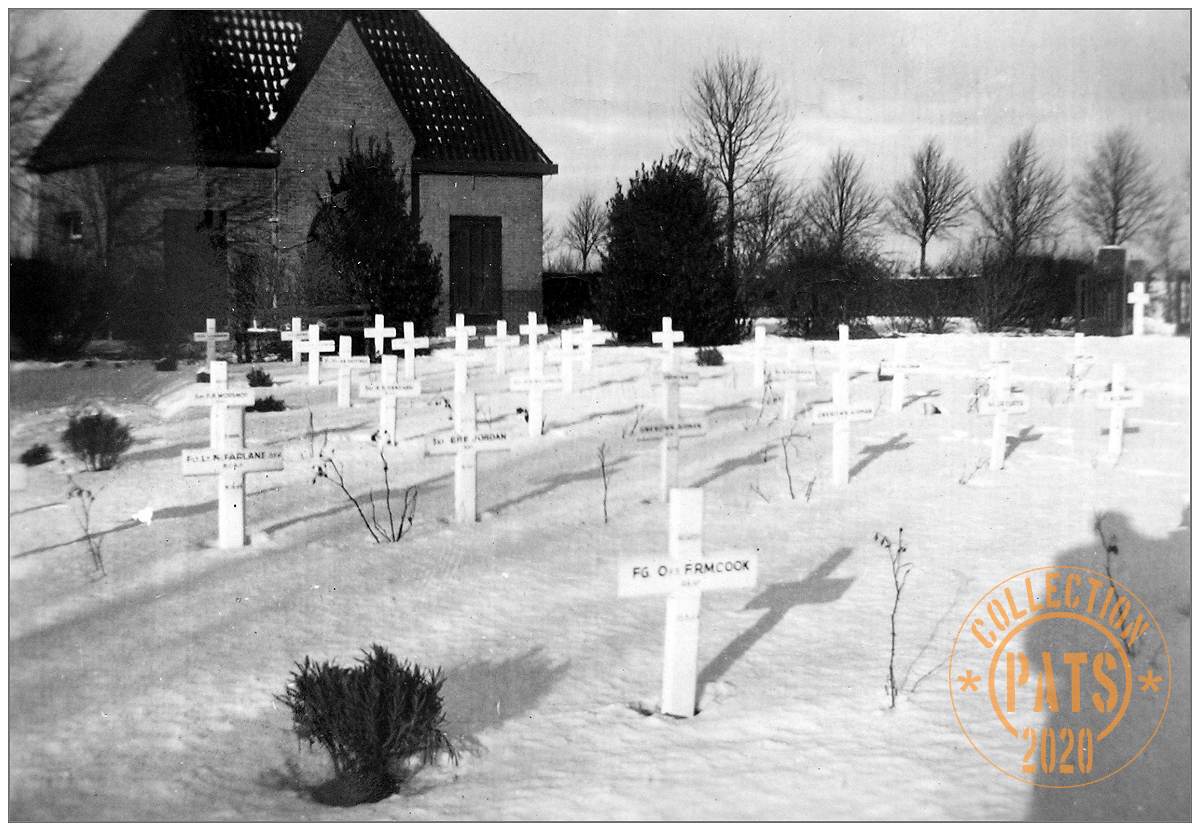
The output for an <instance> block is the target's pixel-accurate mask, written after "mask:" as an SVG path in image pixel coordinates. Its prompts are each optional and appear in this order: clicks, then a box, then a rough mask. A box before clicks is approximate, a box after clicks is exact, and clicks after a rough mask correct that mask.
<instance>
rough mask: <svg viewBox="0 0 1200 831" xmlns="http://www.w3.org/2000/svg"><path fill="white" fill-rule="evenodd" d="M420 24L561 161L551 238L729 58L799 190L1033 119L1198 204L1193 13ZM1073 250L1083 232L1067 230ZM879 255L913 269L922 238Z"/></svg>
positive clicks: (102, 43)
mask: <svg viewBox="0 0 1200 831" xmlns="http://www.w3.org/2000/svg"><path fill="white" fill-rule="evenodd" d="M138 15H139V12H131V11H104V12H99V11H71V12H47V13H45V15H44V17H46V18H47V20H45V21H43V25H46V24H49V25H53V26H55V27H62V28H63V29H65V30H67V31H68V32H73V33H74V34H75V35H76V36H77V37H78V38H79V42H80V44H81V47H82V48H81V50H80V56H81V61H82V62H83V63H84V66H83V70H84V71H85V72H90V71H91V70H93V69H94V68H95V66H97V65H98V64H99V62H100V61H102V60H103V59H104V57H105V56H106V55H107V54H108V53H109V52H110V51H111V50H112V49H113V48H114V47H115V46H116V44H117V42H118V41H119V39H120V38H121V37H122V36H123V35H124V34H125V33H126V32H127V31H128V29H129V28H130V27H131V26H132V25H133V23H134V21H136V19H137V17H138ZM425 15H426V17H427V18H428V19H429V21H430V22H431V23H432V24H433V25H434V27H435V28H436V29H437V30H438V31H439V32H440V33H441V34H442V36H443V37H445V39H446V40H447V41H448V42H449V43H450V45H451V46H452V47H453V48H454V49H455V50H456V51H457V52H458V53H459V55H460V56H462V58H463V59H464V60H465V61H466V62H467V64H468V65H469V66H470V67H471V68H472V69H473V70H474V71H475V72H476V74H478V75H479V76H480V78H482V79H483V81H484V83H486V84H487V85H488V87H489V88H490V89H491V90H492V91H493V93H495V95H496V96H497V97H498V98H499V99H500V101H501V102H502V103H503V104H504V105H505V107H507V108H508V109H509V111H510V112H512V113H513V115H514V116H515V117H516V118H517V120H518V121H519V122H520V123H521V124H522V125H523V126H524V127H525V129H526V130H527V131H528V132H529V133H530V134H531V135H532V136H533V137H534V139H535V140H536V141H537V142H538V143H539V144H540V145H541V146H542V148H543V149H544V150H545V151H546V152H547V153H548V154H549V156H550V157H551V159H553V160H554V161H555V162H556V163H557V164H558V166H559V170H560V173H559V175H557V176H554V177H550V178H549V179H547V180H546V190H545V197H546V201H545V212H546V220H547V222H548V223H551V224H553V225H554V226H555V227H558V226H560V225H561V223H562V221H563V219H564V218H565V216H566V214H567V213H568V212H569V210H570V207H571V205H572V204H573V203H574V201H575V200H576V199H577V198H578V197H579V195H580V194H582V193H583V192H585V191H589V190H590V191H594V192H596V194H597V195H598V196H600V197H602V198H607V197H608V196H609V195H611V193H612V192H613V190H614V186H615V182H616V181H617V180H621V181H626V180H628V178H629V176H631V175H632V174H633V173H634V171H635V170H636V169H637V168H638V166H639V165H640V164H641V163H642V162H644V161H651V160H653V159H655V158H658V157H659V156H660V155H663V154H666V153H669V152H670V151H671V150H672V149H673V148H675V147H676V146H678V145H679V144H680V143H681V142H682V141H683V140H684V138H685V136H686V132H687V127H686V123H685V121H684V118H683V110H682V103H683V100H684V98H685V96H686V94H687V91H688V89H689V87H690V79H691V77H692V73H693V72H694V71H695V70H696V69H697V68H698V67H699V66H700V65H701V64H703V63H704V62H705V61H706V60H709V59H711V58H713V57H714V56H716V55H717V54H718V53H719V52H721V51H722V50H727V51H733V50H736V51H740V52H741V53H743V54H746V55H753V56H757V57H759V58H760V59H761V61H762V63H763V66H764V68H765V69H766V70H767V72H768V73H769V74H771V75H772V76H774V77H775V78H776V79H777V80H778V82H779V86H780V91H781V98H782V100H783V101H784V102H785V103H786V104H787V106H788V108H789V111H790V114H791V131H790V140H789V144H788V151H787V158H786V161H785V166H786V170H787V172H788V173H789V174H790V175H791V176H792V177H794V178H795V179H797V180H798V181H802V182H809V181H812V180H813V179H815V178H816V177H818V176H819V175H820V169H821V166H822V165H823V164H824V162H825V160H826V159H827V158H828V157H829V155H830V154H831V153H832V152H834V151H835V150H836V149H837V148H838V147H839V146H840V147H844V148H847V149H849V150H852V151H853V152H854V153H856V154H857V155H858V156H859V157H860V158H862V159H863V160H864V161H865V163H866V173H867V176H868V178H869V179H870V181H871V182H873V183H874V184H876V185H877V186H879V187H880V188H881V189H883V188H886V187H890V185H891V183H892V182H893V181H895V180H896V179H897V178H899V177H900V176H901V175H903V173H904V171H905V169H906V167H907V165H908V163H909V162H908V159H909V156H910V155H911V153H912V152H913V150H914V149H915V148H916V146H917V145H918V144H919V143H920V142H921V141H922V140H923V139H925V138H926V137H930V136H936V137H938V138H940V139H941V140H942V141H943V143H944V145H945V148H946V151H947V153H948V154H949V155H950V156H951V157H953V158H955V159H956V160H958V161H959V162H960V163H961V164H962V165H963V166H964V168H965V169H966V170H967V173H968V175H969V176H970V177H971V179H972V180H973V182H975V183H982V182H984V181H986V180H987V179H989V178H990V177H992V176H993V175H994V173H995V171H996V169H997V168H998V166H999V164H1000V162H1001V159H1002V158H1003V154H1004V151H1005V148H1006V146H1007V145H1008V143H1009V142H1011V141H1012V139H1013V138H1014V137H1015V136H1016V135H1017V134H1018V133H1020V132H1021V131H1023V130H1025V129H1027V128H1029V127H1033V128H1034V129H1035V131H1036V137H1037V142H1038V145H1039V147H1040V148H1041V150H1042V151H1043V154H1044V156H1045V157H1046V159H1047V160H1048V161H1049V162H1050V163H1051V164H1053V165H1054V166H1056V167H1058V168H1061V169H1062V170H1063V171H1064V172H1065V173H1066V174H1067V175H1068V176H1069V177H1071V178H1074V177H1075V176H1077V175H1078V173H1079V171H1080V170H1081V168H1082V166H1083V163H1084V161H1085V160H1086V158H1087V157H1088V156H1089V155H1090V154H1091V153H1092V150H1093V148H1094V146H1095V144H1096V141H1097V140H1098V139H1099V138H1100V137H1101V136H1102V135H1103V134H1104V133H1105V132H1106V131H1108V130H1111V129H1113V128H1116V127H1120V126H1126V127H1128V128H1130V129H1131V130H1132V131H1133V132H1134V134H1135V135H1136V136H1137V137H1138V138H1139V140H1140V141H1141V142H1142V145H1143V147H1144V148H1145V150H1146V151H1147V153H1148V154H1149V155H1150V156H1151V158H1152V159H1153V160H1154V162H1155V163H1156V165H1157V166H1158V170H1159V175H1160V178H1161V180H1162V182H1163V184H1164V186H1165V187H1168V188H1170V189H1171V190H1173V191H1177V192H1178V193H1179V194H1180V195H1181V197H1183V198H1186V196H1185V195H1186V194H1189V193H1190V185H1188V184H1187V176H1188V174H1189V171H1190V163H1189V160H1190V112H1189V108H1190V99H1191V93H1190V72H1191V65H1190V42H1189V37H1190V25H1191V20H1190V13H1189V12H1188V11H1186V10H1176V11H1145V12H1143V11H1106V10H1099V11H1053V12H1040V11H960V12H952V11H919V12H914V11H910V12H899V11H897V12H892V11H870V12H858V11H790V12H789V11H735V12H725V11H677V10H673V11H653V12H647V11H617V10H597V11H582V12H581V11H538V10H534V11H522V12H513V11H451V10H434V11H427V12H425ZM1066 242H1067V243H1068V244H1069V245H1081V244H1083V242H1084V239H1083V238H1082V237H1081V236H1080V234H1079V233H1078V232H1074V233H1068V234H1067V236H1066ZM1089 244H1090V242H1089ZM886 247H887V248H889V249H893V250H895V251H896V253H898V254H899V255H901V256H903V257H904V258H905V259H909V260H915V257H916V251H915V247H914V246H911V245H907V244H905V243H903V242H901V241H898V240H895V239H888V240H887V241H886ZM909 249H912V250H909ZM939 250H944V247H939ZM931 253H932V254H934V255H935V256H936V255H937V254H938V253H939V251H933V250H931Z"/></svg>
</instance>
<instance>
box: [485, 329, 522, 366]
mask: <svg viewBox="0 0 1200 831" xmlns="http://www.w3.org/2000/svg"><path fill="white" fill-rule="evenodd" d="M483 345H484V346H494V347H496V374H497V375H507V374H508V348H509V347H510V346H520V345H521V336H520V335H510V334H509V333H508V321H507V320H497V321H496V334H494V335H484V338H483Z"/></svg>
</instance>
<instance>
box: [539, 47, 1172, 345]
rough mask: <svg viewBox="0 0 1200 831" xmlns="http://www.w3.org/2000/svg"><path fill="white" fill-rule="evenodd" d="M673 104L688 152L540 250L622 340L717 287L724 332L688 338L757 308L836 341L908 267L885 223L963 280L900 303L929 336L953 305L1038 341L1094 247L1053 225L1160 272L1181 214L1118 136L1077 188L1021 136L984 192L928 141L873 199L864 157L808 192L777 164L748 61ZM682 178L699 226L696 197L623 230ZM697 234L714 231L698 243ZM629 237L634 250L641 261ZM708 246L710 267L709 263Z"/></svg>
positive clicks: (777, 146) (778, 138)
mask: <svg viewBox="0 0 1200 831" xmlns="http://www.w3.org/2000/svg"><path fill="white" fill-rule="evenodd" d="M684 109H685V114H686V116H687V120H688V123H689V126H690V132H689V134H688V137H687V141H686V147H684V148H681V150H680V152H677V153H675V154H674V155H672V156H670V157H669V158H665V159H662V160H660V161H659V162H656V163H655V164H654V165H652V166H651V167H650V168H649V169H646V168H643V169H642V170H641V171H639V172H638V173H637V174H636V175H635V176H634V178H633V179H631V180H630V182H629V185H628V187H627V188H622V187H620V186H618V188H617V192H616V194H615V195H614V196H613V197H611V198H610V199H609V201H608V203H607V205H606V206H605V209H600V207H599V202H598V200H597V197H596V195H595V194H594V193H588V194H585V195H584V196H582V197H581V198H580V200H579V201H578V203H577V204H576V205H575V207H574V209H573V210H572V212H571V215H570V216H569V217H568V219H567V222H566V224H565V226H564V227H563V230H562V233H561V242H562V245H560V246H559V247H558V249H557V254H555V253H554V252H553V248H554V244H555V239H554V235H553V233H552V232H548V233H547V234H546V235H545V238H544V240H543V242H544V250H546V252H547V254H548V257H547V262H546V265H547V270H548V271H560V272H570V271H585V272H586V271H588V270H589V269H590V267H591V266H592V264H593V263H594V262H597V261H598V264H599V276H598V278H597V280H596V292H597V294H598V297H597V298H596V303H595V305H596V307H597V312H598V313H599V314H600V315H601V316H602V318H604V322H605V324H606V325H607V326H609V327H610V328H612V329H614V330H616V331H618V333H619V334H621V335H622V336H623V337H627V338H639V337H643V336H644V331H645V325H646V321H647V320H651V319H654V318H655V316H656V315H657V314H658V312H657V311H655V309H656V308H658V307H663V308H666V306H665V304H664V302H663V298H670V297H676V296H679V295H680V291H681V290H682V291H683V292H684V295H686V296H692V297H695V296H699V295H697V294H696V293H695V287H696V285H697V284H698V283H703V284H705V285H707V286H711V288H712V291H711V293H710V294H709V295H705V297H706V302H709V303H712V302H728V303H729V304H730V305H731V314H726V313H725V312H724V311H723V310H716V309H713V308H712V307H711V306H709V308H708V309H707V313H708V315H709V316H710V317H712V318H713V319H714V320H718V319H719V320H723V321H726V322H725V323H722V324H721V327H722V331H721V332H720V333H719V334H717V333H715V332H713V331H712V330H711V329H710V327H708V326H701V327H699V328H698V329H697V331H698V332H699V331H703V333H704V334H703V335H702V336H701V338H700V339H698V340H697V343H708V342H720V341H722V340H724V341H732V340H735V339H736V338H737V337H739V336H740V335H741V334H742V332H744V330H745V321H746V319H747V318H748V317H749V316H751V315H754V314H762V313H768V312H769V313H773V314H784V315H786V316H787V317H788V319H789V321H790V322H791V324H792V326H793V328H794V329H795V330H796V331H798V332H799V333H801V334H811V335H827V334H830V333H832V332H833V331H835V330H836V326H837V324H839V323H850V322H853V321H854V320H855V319H857V318H861V317H862V316H864V315H865V314H866V313H867V311H866V310H867V309H869V308H871V307H873V306H875V305H877V302H878V299H879V298H880V297H884V296H887V297H894V296H896V292H894V291H890V290H889V291H883V290H881V289H880V288H879V287H878V283H879V281H881V280H883V279H885V278H888V277H893V276H896V275H897V274H898V273H899V272H900V271H901V269H900V268H899V267H898V266H897V265H896V264H894V263H892V262H888V261H887V260H886V259H885V257H884V256H883V255H882V253H881V252H880V246H879V236H880V232H881V231H882V230H884V229H885V228H890V229H891V230H892V231H894V232H895V233H897V234H899V235H900V236H902V237H904V238H906V239H909V240H911V241H912V242H913V243H914V245H915V247H916V249H917V251H916V253H917V258H916V259H917V266H916V268H915V269H913V270H912V271H911V272H909V273H910V275H912V276H926V275H929V274H931V273H936V274H939V275H947V274H949V275H955V276H958V277H963V278H966V277H970V278H972V283H971V285H972V286H973V287H974V291H972V292H970V296H969V297H967V295H964V293H963V292H962V291H960V290H959V289H957V288H956V289H953V290H949V291H948V292H947V294H950V295H953V298H952V299H947V300H946V301H945V302H943V301H942V300H941V299H939V298H938V297H937V295H938V293H939V292H937V291H934V290H928V291H911V292H908V293H907V296H909V298H910V300H911V302H918V301H917V300H916V298H918V297H923V298H924V300H923V301H921V302H923V303H924V304H925V305H926V306H928V308H927V309H926V310H925V312H924V313H922V314H920V315H918V317H920V318H922V319H923V320H925V321H927V322H928V323H929V324H930V325H932V324H935V323H936V322H937V321H939V320H942V321H944V319H945V317H946V315H945V313H944V312H945V309H946V308H949V307H951V306H952V307H953V308H954V309H955V310H956V315H957V314H962V313H963V312H964V311H965V312H966V316H970V317H973V318H974V319H975V321H976V323H977V324H978V325H979V326H980V328H982V329H985V330H989V331H992V330H996V329H1000V328H1004V327H1015V326H1023V327H1032V328H1045V327H1047V326H1049V325H1053V323H1054V322H1055V320H1056V319H1057V318H1061V317H1069V316H1071V315H1072V314H1073V313H1074V305H1073V299H1074V291H1075V278H1076V277H1077V276H1078V275H1079V273H1080V272H1081V271H1085V270H1086V269H1087V268H1088V267H1089V265H1090V263H1091V253H1090V252H1088V253H1086V254H1076V255H1070V254H1067V253H1066V252H1064V251H1063V250H1062V247H1061V245H1060V234H1061V231H1062V225H1063V220H1065V219H1066V218H1067V217H1068V215H1070V214H1072V213H1073V214H1074V216H1075V218H1076V219H1077V220H1078V222H1079V223H1080V225H1081V226H1082V227H1083V228H1084V229H1086V230H1087V232H1088V233H1090V234H1091V235H1092V236H1093V237H1094V238H1095V239H1096V241H1097V242H1098V243H1099V244H1100V245H1116V246H1123V245H1127V244H1129V243H1130V242H1132V241H1135V240H1136V241H1142V242H1146V243H1148V244H1149V245H1150V246H1151V247H1152V249H1153V250H1155V253H1156V254H1157V255H1158V256H1159V258H1160V260H1161V262H1160V263H1159V264H1158V265H1159V267H1160V268H1162V269H1163V270H1166V269H1169V268H1170V267H1171V262H1170V259H1171V254H1172V252H1171V246H1172V240H1173V238H1174V235H1175V230H1176V227H1177V224H1178V222H1179V218H1180V213H1181V211H1180V208H1179V206H1177V205H1174V204H1171V202H1170V200H1168V199H1167V198H1165V197H1164V196H1163V189H1162V187H1161V183H1160V182H1159V181H1158V180H1157V178H1156V176H1155V174H1154V171H1153V169H1152V166H1151V164H1150V162H1149V160H1148V159H1147V157H1146V155H1145V153H1144V152H1143V150H1142V148H1141V147H1140V145H1139V144H1138V142H1137V139H1136V138H1135V136H1134V135H1133V134H1132V133H1131V132H1130V131H1129V130H1128V129H1124V128H1121V129H1116V130H1113V131H1111V132H1109V133H1108V134H1106V135H1105V136H1104V137H1103V138H1102V139H1101V140H1100V141H1099V142H1098V144H1097V146H1096V148H1095V150H1094V152H1093V154H1092V156H1091V157H1090V159H1089V160H1088V161H1087V163H1086V165H1085V167H1084V170H1083V171H1082V172H1081V174H1080V175H1079V177H1078V178H1077V179H1076V180H1075V181H1074V182H1073V183H1069V182H1068V181H1067V179H1066V178H1065V177H1064V174H1063V173H1062V172H1061V171H1058V170H1056V169H1055V168H1054V167H1053V166H1052V165H1051V164H1049V163H1048V162H1047V161H1046V160H1045V159H1044V158H1043V157H1042V155H1041V153H1040V152H1039V150H1038V148H1037V144H1036V141H1035V136H1034V132H1033V130H1032V129H1031V130H1028V131H1026V132H1024V133H1022V134H1021V135H1019V136H1017V137H1016V138H1015V139H1013V141H1012V142H1011V144H1010V145H1009V146H1008V148H1007V152H1006V153H1005V156H1004V159H1003V160H1002V162H1001V164H1000V166H999V169H998V170H997V172H996V174H995V176H994V177H993V178H992V179H990V180H989V181H987V182H985V183H984V184H982V185H980V186H978V187H973V186H972V185H971V184H970V183H969V181H968V179H967V176H966V174H965V172H964V171H963V169H962V167H961V166H960V165H959V164H957V163H956V162H955V161H954V160H953V159H951V158H949V157H948V156H947V155H946V153H945V150H944V148H943V146H942V144H941V143H940V142H939V141H938V140H937V139H935V138H929V139H926V140H925V141H924V142H923V143H922V144H921V145H920V147H918V148H917V150H916V151H915V152H914V153H913V155H912V157H911V161H910V167H909V171H908V173H907V174H906V175H905V176H904V177H903V178H902V179H901V180H900V181H898V182H896V183H895V184H894V185H893V186H892V187H891V188H890V190H887V191H881V190H879V189H877V188H875V187H874V186H872V184H871V183H869V182H868V181H867V180H866V178H865V176H864V172H863V162H862V160H860V159H859V158H857V157H856V156H855V154H854V153H853V152H852V151H850V150H847V149H845V148H838V149H836V150H835V151H834V152H833V153H832V154H831V155H830V157H829V159H828V161H827V163H826V164H825V166H824V167H823V168H822V169H821V171H820V173H819V175H818V176H817V177H816V178H815V180H814V181H813V182H812V183H811V184H810V185H809V186H807V187H801V186H800V185H799V184H797V183H795V182H792V181H790V180H789V179H788V178H787V177H786V176H785V174H784V173H783V171H782V169H781V164H780V162H781V159H782V156H783V154H784V152H785V150H786V148H787V146H788V130H787V125H788V123H789V121H790V116H789V113H788V111H787V108H786V106H785V104H784V102H783V101H782V100H781V98H780V95H779V89H778V85H777V84H776V83H775V81H774V80H772V79H771V78H769V77H768V76H767V75H766V74H765V73H764V71H763V69H762V66H761V64H760V63H759V62H758V61H757V60H754V59H751V58H747V57H744V56H739V55H722V56H719V57H717V58H716V59H715V60H713V61H711V62H710V63H707V64H706V65H704V66H702V67H701V68H700V69H699V70H697V72H696V73H695V75H694V77H693V80H692V86H691V89H690V90H689V94H688V96H687V98H686V100H685V102H684ZM685 172H686V173H687V174H688V175H690V176H694V177H696V179H697V180H698V181H699V182H700V183H701V185H702V190H703V192H704V194H705V200H706V203H707V207H706V211H705V212H704V217H703V221H698V214H697V211H698V205H697V204H696V203H695V202H694V201H693V200H692V199H691V198H690V197H689V198H688V199H684V201H683V202H682V203H681V205H680V209H679V210H678V211H672V210H670V205H671V201H670V198H669V194H667V193H663V194H661V195H656V196H654V197H653V199H654V200H655V201H656V203H657V204H659V205H660V206H661V207H660V208H658V209H655V210H648V211H647V213H646V216H647V217H649V218H652V220H653V222H650V223H648V224H642V225H640V226H638V227H636V228H633V229H631V228H629V227H626V226H627V225H628V223H630V222H631V221H636V220H635V219H632V218H631V217H637V216H639V214H638V213H637V212H636V211H633V212H632V213H631V208H630V203H631V200H632V201H634V202H636V201H637V200H638V199H643V198H645V199H650V198H651V196H650V191H653V190H654V189H655V188H664V189H669V188H671V187H678V184H679V182H680V181H682V179H683V178H685V175H684V174H685ZM688 192H689V194H691V193H692V191H691V190H690V189H689V191H688ZM684 205H686V207H684ZM971 220H974V223H973V224H974V226H975V229H974V230H973V231H972V233H971V234H970V235H969V237H968V238H967V240H966V241H965V242H964V243H961V244H960V245H959V247H958V250H957V251H956V252H955V253H954V254H953V255H952V256H951V257H949V258H947V259H946V260H945V261H944V262H942V263H939V264H938V265H937V266H936V267H934V268H931V267H930V264H929V262H928V257H927V249H928V246H929V245H930V243H932V242H933V241H934V240H937V239H945V238H947V237H948V236H949V235H950V234H951V233H953V232H955V231H957V230H959V229H962V228H963V227H964V226H966V225H968V223H969V222H971ZM684 226H686V227H684ZM697 233H705V234H708V235H710V236H706V237H705V238H704V239H703V240H697V239H695V235H696V234H697ZM688 236H690V237H692V238H693V242H694V243H695V244H696V246H697V247H696V248H694V249H691V248H689V249H688V250H686V251H683V250H680V249H679V246H678V240H679V239H682V238H684V237H688ZM630 239H635V240H637V241H638V250H637V254H636V256H633V255H631V251H632V250H633V249H632V248H631V245H630V242H629V241H630ZM614 241H617V242H618V244H617V245H614V244H613V243H614ZM701 243H702V244H701ZM714 245H715V247H716V250H718V251H720V253H721V257H720V261H719V262H715V261H714V260H713V259H712V257H711V251H712V248H713V246H714ZM564 248H565V253H564ZM654 251H672V252H675V254H676V255H677V256H679V257H680V258H681V259H680V260H679V261H678V264H677V265H678V267H676V268H669V269H668V268H663V267H662V264H661V258H659V257H657V256H649V255H650V254H651V253H652V252H654ZM689 258H690V259H689ZM685 264H686V265H685ZM697 269H700V270H699V271H697ZM685 270H686V271H687V272H688V274H689V276H688V278H687V280H686V281H684V279H683V277H682V272H683V271H685ZM730 285H732V286H734V287H735V288H736V290H732V291H731V290H730V289H729V286H730ZM622 291H623V292H625V293H626V294H625V296H623V297H622V296H619V292H622ZM678 308H679V307H675V309H676V311H675V313H674V314H675V316H676V317H678V315H679V310H678ZM665 313H670V312H669V311H668V312H665ZM606 315H608V316H612V315H619V316H620V317H621V318H622V321H625V322H622V321H614V320H613V319H608V318H607V317H605V316H606ZM729 321H732V322H729ZM939 330H940V328H939ZM685 331H686V329H685ZM689 335H690V333H689ZM689 340H692V338H691V337H690V336H689Z"/></svg>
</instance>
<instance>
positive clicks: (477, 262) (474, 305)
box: [446, 216, 503, 323]
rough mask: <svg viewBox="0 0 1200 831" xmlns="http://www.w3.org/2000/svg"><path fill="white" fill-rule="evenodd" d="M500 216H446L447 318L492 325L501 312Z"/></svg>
mask: <svg viewBox="0 0 1200 831" xmlns="http://www.w3.org/2000/svg"><path fill="white" fill-rule="evenodd" d="M502 284H503V281H502V278H501V271H500V217H498V216H452V217H450V308H448V309H446V311H447V312H448V313H449V314H450V315H454V314H457V313H462V314H464V315H466V318H467V322H468V323H493V322H495V320H496V319H497V318H499V317H501V313H502V311H503V308H502V307H503V295H502V290H501V289H502Z"/></svg>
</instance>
